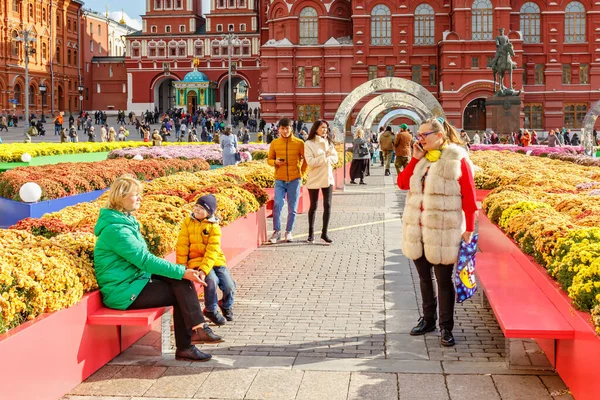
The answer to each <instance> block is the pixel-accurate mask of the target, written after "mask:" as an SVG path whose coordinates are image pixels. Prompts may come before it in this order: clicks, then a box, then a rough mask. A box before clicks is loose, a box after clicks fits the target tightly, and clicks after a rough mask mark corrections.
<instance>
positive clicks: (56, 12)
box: [0, 0, 83, 116]
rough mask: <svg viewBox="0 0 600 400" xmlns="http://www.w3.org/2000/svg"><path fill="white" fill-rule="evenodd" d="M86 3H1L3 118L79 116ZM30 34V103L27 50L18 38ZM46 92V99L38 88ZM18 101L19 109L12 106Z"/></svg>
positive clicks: (68, 0) (0, 96)
mask: <svg viewBox="0 0 600 400" xmlns="http://www.w3.org/2000/svg"><path fill="white" fill-rule="evenodd" d="M82 4H83V1H79V0H57V1H49V0H39V1H22V0H0V20H1V21H2V24H1V25H0V113H5V112H11V113H12V112H16V113H17V114H18V115H19V116H23V114H24V110H25V101H26V100H28V101H29V109H30V112H32V113H35V114H37V115H40V114H41V112H42V101H44V111H45V114H46V115H49V114H51V113H52V112H58V111H65V112H67V113H68V112H69V111H72V112H77V111H79V101H78V96H79V93H78V91H77V86H78V84H79V82H81V76H80V69H79V68H80V59H79V56H80V54H81V53H80V51H79V49H80V44H79V32H78V30H79V24H78V23H77V21H78V20H79V18H80V15H81V6H82ZM23 29H30V30H31V33H32V36H33V37H34V38H35V41H34V42H33V43H32V46H33V47H34V48H35V50H36V51H35V54H32V55H30V57H29V79H30V81H29V99H25V51H24V47H23V43H22V42H19V41H18V40H17V39H18V38H19V37H20V36H22V33H21V31H22V30H23ZM40 85H44V86H46V87H47V92H46V94H45V95H43V96H42V94H41V93H40V90H39V87H40ZM13 99H14V100H16V101H17V104H15V105H13V104H12V103H9V100H13Z"/></svg>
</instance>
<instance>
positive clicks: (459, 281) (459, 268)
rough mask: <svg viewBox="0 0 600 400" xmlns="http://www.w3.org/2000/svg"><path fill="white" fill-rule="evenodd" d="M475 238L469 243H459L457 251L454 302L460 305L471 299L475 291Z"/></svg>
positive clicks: (475, 236) (462, 241)
mask: <svg viewBox="0 0 600 400" xmlns="http://www.w3.org/2000/svg"><path fill="white" fill-rule="evenodd" d="M477 238H478V235H477V234H475V235H473V239H472V240H471V243H466V242H465V241H464V240H461V241H460V250H459V251H458V263H457V264H456V272H455V275H454V283H455V286H456V302H457V303H462V302H463V301H465V300H468V299H470V298H471V297H473V295H474V294H475V292H476V291H477V281H476V280H475V255H476V254H477Z"/></svg>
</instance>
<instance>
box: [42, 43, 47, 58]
mask: <svg viewBox="0 0 600 400" xmlns="http://www.w3.org/2000/svg"><path fill="white" fill-rule="evenodd" d="M47 58H48V45H47V44H46V43H42V59H43V60H45V59H47Z"/></svg>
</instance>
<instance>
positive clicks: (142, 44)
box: [126, 0, 260, 112]
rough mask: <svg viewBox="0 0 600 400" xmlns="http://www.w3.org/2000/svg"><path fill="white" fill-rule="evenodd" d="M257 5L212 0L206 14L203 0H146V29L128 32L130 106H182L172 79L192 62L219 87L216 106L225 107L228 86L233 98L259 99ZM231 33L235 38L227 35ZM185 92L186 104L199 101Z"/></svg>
mask: <svg viewBox="0 0 600 400" xmlns="http://www.w3.org/2000/svg"><path fill="white" fill-rule="evenodd" d="M259 5H260V3H258V2H255V1H253V0H211V4H210V10H209V12H208V13H206V14H205V16H203V10H202V2H201V1H195V0H146V14H145V15H143V16H142V22H143V28H142V31H141V32H138V33H136V34H133V35H129V36H127V50H126V52H127V55H126V66H127V96H128V98H127V109H128V110H133V111H136V112H143V111H146V110H155V109H156V110H159V111H161V112H162V111H166V110H168V109H171V108H175V107H179V106H180V104H181V102H180V100H178V99H180V98H181V93H180V92H176V88H175V85H174V84H173V82H177V81H182V80H183V79H184V77H185V75H186V74H188V73H189V72H191V71H192V70H194V68H197V71H198V72H201V73H203V74H205V75H206V76H207V78H208V80H209V82H210V83H211V85H210V86H211V87H214V88H215V106H216V107H217V108H227V106H228V104H227V103H228V92H229V91H231V92H232V99H236V98H237V100H240V101H247V102H248V103H249V104H250V106H251V107H254V106H256V105H258V95H259V92H258V82H259V77H260V61H259V51H260V29H259V23H258V15H259V10H258V7H259ZM228 34H234V35H235V36H236V37H235V39H234V40H233V41H231V42H227V41H225V40H224V38H225V36H226V35H228ZM228 52H230V53H228ZM230 55H231V60H232V66H233V68H232V70H233V78H232V80H231V85H229V83H228V65H229V64H228V63H229V56H230ZM186 93H187V94H188V98H186V99H185V105H186V107H184V108H187V109H188V111H191V110H193V109H194V108H196V107H201V102H200V98H199V97H198V96H197V95H196V93H195V91H188V92H186ZM233 101H234V100H232V102H233Z"/></svg>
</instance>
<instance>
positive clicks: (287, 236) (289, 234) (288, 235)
mask: <svg viewBox="0 0 600 400" xmlns="http://www.w3.org/2000/svg"><path fill="white" fill-rule="evenodd" d="M285 241H286V242H288V243H291V242H293V241H294V237H293V236H292V232H286V233H285Z"/></svg>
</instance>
